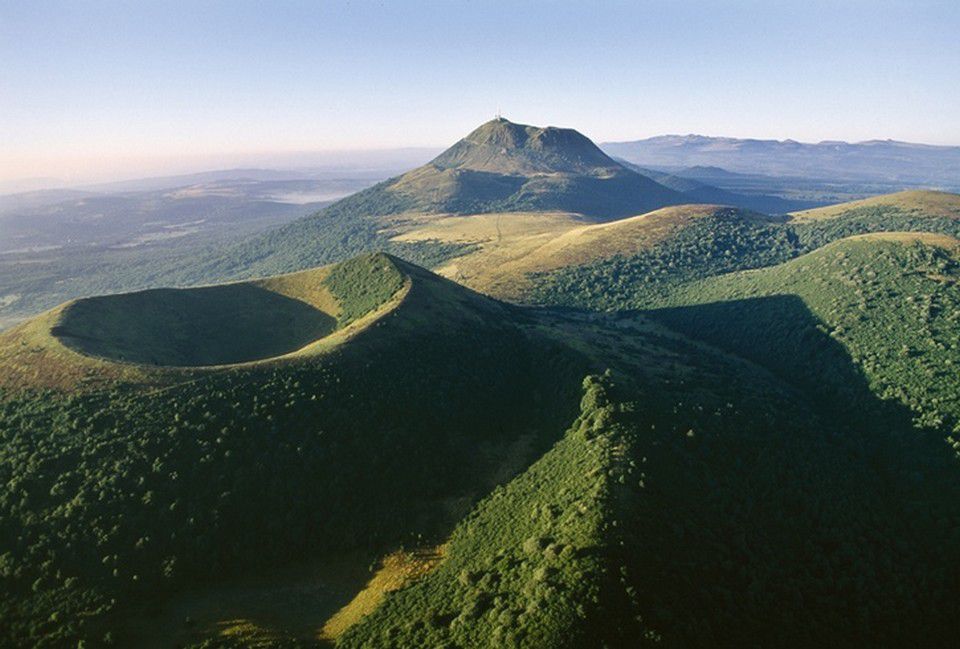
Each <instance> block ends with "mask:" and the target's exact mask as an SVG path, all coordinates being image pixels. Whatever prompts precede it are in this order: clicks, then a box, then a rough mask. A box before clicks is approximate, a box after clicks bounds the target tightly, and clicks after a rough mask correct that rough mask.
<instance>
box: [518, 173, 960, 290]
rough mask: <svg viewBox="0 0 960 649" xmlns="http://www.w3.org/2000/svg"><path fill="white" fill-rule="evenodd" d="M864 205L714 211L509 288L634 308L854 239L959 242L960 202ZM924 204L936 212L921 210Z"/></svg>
mask: <svg viewBox="0 0 960 649" xmlns="http://www.w3.org/2000/svg"><path fill="white" fill-rule="evenodd" d="M881 199H885V200H886V201H887V203H889V204H885V203H883V201H882V200H881ZM871 201H873V203H872V204H871V205H867V206H862V205H855V204H849V205H846V207H843V208H841V207H836V210H837V211H836V213H835V215H834V216H833V217H831V218H819V219H813V218H794V219H790V220H787V221H784V220H782V219H768V220H764V219H763V218H762V217H753V218H750V217H749V215H745V214H744V213H742V212H736V211H726V212H724V211H721V212H718V213H716V214H714V215H713V216H712V217H711V218H705V219H698V220H695V221H693V222H692V223H690V224H689V225H687V227H683V228H678V229H676V230H675V232H674V233H672V236H670V237H667V238H664V239H662V240H660V241H656V242H654V245H653V246H651V247H647V248H644V249H640V250H638V251H636V252H633V253H630V252H624V253H623V254H613V255H607V256H603V257H599V258H589V257H588V258H586V259H583V260H576V259H574V260H572V261H571V263H569V264H568V265H565V266H562V267H559V268H553V269H548V270H545V271H540V272H534V273H530V274H529V275H528V276H527V278H526V281H525V282H524V280H523V278H522V277H515V278H514V283H515V284H516V283H519V284H520V285H521V286H524V289H523V290H522V291H521V297H523V298H524V299H525V300H528V301H532V302H536V303H542V304H564V305H575V306H585V307H590V308H601V309H621V308H638V307H643V306H646V305H649V304H656V303H659V302H660V301H662V300H664V299H666V298H667V296H669V295H670V294H671V292H673V291H674V290H676V289H677V288H678V287H680V286H683V285H685V284H687V283H689V282H691V281H696V280H699V279H703V278H706V277H712V276H717V275H722V274H724V273H729V272H734V271H738V270H745V269H751V268H761V267H764V266H769V265H771V264H776V263H779V262H783V261H787V260H789V259H791V258H794V257H797V256H799V255H801V254H804V253H806V252H809V251H811V250H815V249H817V248H820V247H822V246H824V245H827V244H828V243H830V242H832V241H837V240H839V239H842V238H845V237H849V236H853V235H859V234H864V233H871V232H884V231H897V232H899V231H912V232H935V233H942V234H946V235H950V236H960V218H957V215H960V196H957V195H954V194H940V193H936V192H907V193H905V194H894V195H891V196H890V197H878V198H876V199H871ZM928 204H935V205H938V206H940V207H937V208H930V211H928V210H927V207H925V206H927V205H928ZM850 205H853V207H850ZM943 205H953V206H956V208H957V212H956V214H955V215H954V216H945V215H944V212H943V209H944V208H943ZM908 206H910V207H909V209H908ZM623 248H624V249H625V250H629V248H628V247H627V246H626V245H624V246H623Z"/></svg>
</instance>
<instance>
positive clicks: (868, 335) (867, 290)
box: [668, 233, 960, 429]
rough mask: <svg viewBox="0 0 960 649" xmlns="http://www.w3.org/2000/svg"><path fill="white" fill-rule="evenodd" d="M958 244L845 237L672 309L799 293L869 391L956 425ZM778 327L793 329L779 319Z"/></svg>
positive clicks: (719, 282)
mask: <svg viewBox="0 0 960 649" xmlns="http://www.w3.org/2000/svg"><path fill="white" fill-rule="evenodd" d="M958 247H960V242H958V241H957V240H956V239H952V238H949V237H944V236H942V235H925V234H910V233H897V234H890V233H888V234H883V235H864V236H860V237H854V238H851V239H845V240H843V241H839V242H837V243H834V244H831V245H829V246H826V247H824V248H822V249H820V250H818V251H816V252H813V253H810V254H808V255H804V256H803V257H800V258H798V259H795V260H793V261H790V262H788V263H785V264H782V265H780V266H775V267H772V268H764V269H760V270H755V271H748V272H743V273H735V274H731V275H726V276H723V277H717V278H713V279H709V280H705V281H702V282H697V283H694V284H691V285H689V286H686V287H684V288H683V289H682V290H680V291H678V292H677V293H675V294H674V295H672V296H671V297H670V298H669V300H668V302H670V303H672V304H676V305H681V304H702V303H709V302H719V301H733V300H744V299H747V298H755V297H760V296H771V295H796V296H798V297H799V298H800V299H802V300H803V303H804V304H805V305H806V306H807V307H808V308H809V309H810V310H811V312H813V313H814V314H815V315H816V316H817V317H818V318H819V319H820V320H821V321H822V322H823V326H824V327H825V329H826V330H827V331H828V332H829V334H830V336H831V337H832V338H833V339H835V340H837V341H838V342H839V343H841V344H842V345H843V347H844V348H845V349H846V350H847V351H848V353H849V354H850V355H851V357H852V358H853V360H854V361H855V362H856V363H857V364H858V366H859V367H861V368H862V370H863V372H864V374H865V375H866V376H867V378H868V380H869V381H870V384H871V388H872V390H873V391H874V392H875V393H876V394H878V395H880V396H881V397H883V398H890V399H897V400H899V401H901V402H903V403H905V404H906V405H908V406H910V408H911V409H913V410H914V411H915V412H916V413H917V414H918V416H919V418H920V421H921V422H923V423H924V424H926V425H934V426H940V425H943V424H945V423H946V424H949V427H950V428H951V429H952V428H954V427H956V426H957V425H958V424H960V382H958V381H957V380H956V371H955V370H954V369H953V368H955V367H957V366H958V364H960V335H958V331H960V329H958V318H960V288H958V285H957V282H958V281H960V254H958ZM780 326H787V327H789V322H788V321H787V320H783V322H782V323H781V325H780Z"/></svg>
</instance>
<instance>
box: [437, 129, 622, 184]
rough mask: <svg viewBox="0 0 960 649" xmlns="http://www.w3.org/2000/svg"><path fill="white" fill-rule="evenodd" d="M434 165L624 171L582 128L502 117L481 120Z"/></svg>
mask: <svg viewBox="0 0 960 649" xmlns="http://www.w3.org/2000/svg"><path fill="white" fill-rule="evenodd" d="M432 164H433V165H434V166H436V167H438V168H440V169H454V168H455V169H468V170H472V171H487V172H493V173H500V174H512V175H522V176H530V175H538V174H556V173H567V174H569V173H573V174H582V175H590V176H611V175H617V174H619V173H622V172H624V171H625V170H624V169H623V167H621V166H620V165H619V164H617V163H616V162H615V161H614V160H612V159H611V158H610V157H609V156H607V155H606V154H605V153H604V152H603V151H601V150H600V149H599V147H597V145H595V144H594V143H593V142H591V141H590V138H588V137H586V136H585V135H583V134H582V133H579V132H578V131H575V130H573V129H568V128H557V127H555V126H547V127H538V126H529V125H527V124H516V123H514V122H511V121H509V120H507V119H504V118H502V117H498V118H496V119H492V120H490V121H489V122H486V123H484V124H481V125H480V126H479V127H478V128H477V129H475V130H474V131H472V132H471V133H470V134H469V135H467V136H466V137H465V138H463V139H462V140H460V141H459V142H457V143H456V144H454V145H453V146H452V147H450V148H449V149H447V150H446V151H445V152H443V153H442V154H441V155H440V156H439V157H437V158H436V159H435V160H434V161H433V163H432Z"/></svg>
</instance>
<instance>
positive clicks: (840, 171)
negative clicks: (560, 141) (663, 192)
mask: <svg viewBox="0 0 960 649" xmlns="http://www.w3.org/2000/svg"><path fill="white" fill-rule="evenodd" d="M601 148H602V149H603V150H604V151H606V152H607V153H608V154H610V155H612V156H617V157H620V158H623V159H625V160H628V161H630V162H632V163H634V164H638V165H641V166H645V167H656V168H661V169H678V168H683V167H693V166H708V167H722V168H723V169H726V170H729V171H735V172H739V173H746V174H764V175H770V176H795V177H800V178H808V179H809V178H816V179H823V178H832V179H842V180H846V181H854V182H877V181H886V182H901V183H915V184H924V185H935V186H941V187H943V188H947V189H950V188H952V189H956V188H960V146H933V145H928V144H913V143H910V142H897V141H894V140H870V141H867V142H855V143H849V142H838V141H824V142H818V143H816V144H808V143H803V142H796V141H794V140H755V139H737V138H729V137H707V136H703V135H661V136H658V137H652V138H648V139H645V140H635V141H631V142H607V143H606V144H603V145H601Z"/></svg>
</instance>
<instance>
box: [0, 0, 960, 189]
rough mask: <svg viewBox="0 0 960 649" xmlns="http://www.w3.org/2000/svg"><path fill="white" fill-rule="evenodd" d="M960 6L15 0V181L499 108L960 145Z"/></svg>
mask: <svg viewBox="0 0 960 649" xmlns="http://www.w3.org/2000/svg"><path fill="white" fill-rule="evenodd" d="M958 27H960V7H958V6H957V5H956V4H955V3H948V2H935V1H933V2H931V1H928V2H919V3H905V2H880V3H877V2H861V1H859V0H858V1H854V2H848V3H844V4H843V5H842V6H840V7H837V6H834V4H832V3H827V2H812V3H810V2H806V3H802V4H800V3H772V4H771V3H756V2H747V1H741V2H733V3H724V4H721V3H712V2H708V3H694V2H676V3H666V2H642V3H622V2H613V3H609V4H605V5H603V6H602V7H601V8H599V9H598V8H596V7H594V6H588V5H584V4H582V3H574V2H534V3H525V4H523V5H520V6H517V5H515V4H513V3H505V2H489V3H482V4H473V3H438V2H412V3H405V4H403V5H399V4H398V5H388V6H384V5H380V4H377V3H373V2H357V3H351V4H341V3H329V4H326V5H323V6H316V5H314V4H313V3H301V2H279V3H271V4H270V5H261V4H258V3H252V2H231V3H226V2H209V3H203V4H202V5H200V6H199V7H194V6H192V5H186V4H184V5H177V3H163V4H158V5H153V6H140V5H138V6H124V5H117V4H115V3H106V2H92V1H87V2H57V1H53V2H39V3H30V4H24V5H21V6H13V5H5V6H3V7H0V55H2V56H3V58H4V60H5V61H6V62H7V65H6V66H5V67H4V68H3V69H2V70H0V86H2V87H3V88H4V92H3V93H2V94H0V139H2V140H3V141H4V143H5V145H4V149H3V151H2V152H0V183H4V184H9V183H10V182H11V181H21V180H24V179H31V178H53V179H57V180H56V182H59V183H62V184H64V185H79V184H87V183H97V182H107V181H111V180H121V179H126V178H137V177H145V176H156V175H170V174H179V173H190V172H195V171H202V170H208V169H222V168H234V167H242V166H249V165H251V164H252V165H262V164H265V163H263V162H257V161H258V160H270V159H274V160H284V159H287V158H290V157H295V156H297V155H301V156H302V155H307V156H308V157H309V156H310V155H313V156H317V157H324V156H326V157H336V156H337V155H341V154H355V153H357V152H363V151H368V152H369V151H390V150H396V149H398V148H421V149H433V150H436V149H440V148H443V147H446V146H448V145H449V144H451V143H452V142H453V141H455V140H456V139H458V138H459V137H462V136H463V135H464V134H465V133H466V132H468V131H469V130H471V129H472V128H474V127H475V126H477V125H478V124H480V123H482V122H484V121H486V120H488V119H490V118H492V117H493V116H494V114H495V113H496V111H497V110H498V109H499V110H502V111H503V113H504V115H505V116H506V117H508V118H509V119H511V120H512V121H517V122H523V123H532V124H538V125H547V124H550V125H556V126H566V127H572V128H576V129H578V130H580V131H581V132H583V133H584V134H586V135H587V136H589V137H591V138H592V139H594V140H595V141H597V142H607V141H625V140H635V139H643V138H648V137H652V136H657V135H665V134H702V135H711V136H724V137H737V138H756V139H775V140H784V139H792V140H797V141H803V142H819V141H823V140H843V141H851V142H855V141H865V140H886V139H893V140H899V141H907V142H916V143H924V144H933V145H960V111H958V110H957V108H958V106H960V88H958V86H957V84H956V83H955V76H956V70H957V69H960V48H957V47H956V44H955V35H956V32H957V28H958ZM798 51H802V52H803V54H802V56H798ZM745 88H749V89H750V90H749V92H745V91H744V89H745ZM281 166H282V165H281Z"/></svg>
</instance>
